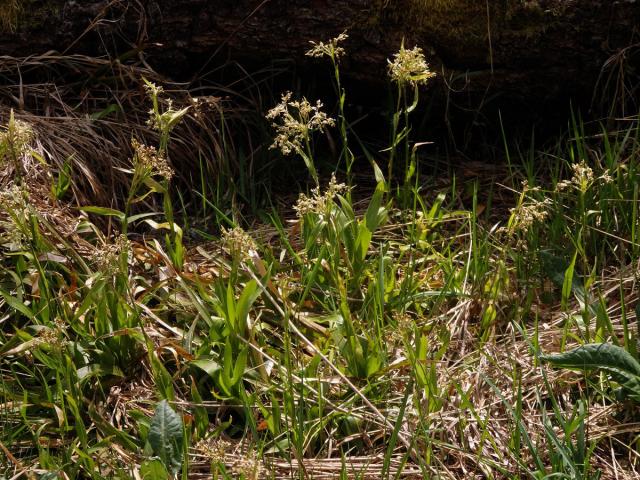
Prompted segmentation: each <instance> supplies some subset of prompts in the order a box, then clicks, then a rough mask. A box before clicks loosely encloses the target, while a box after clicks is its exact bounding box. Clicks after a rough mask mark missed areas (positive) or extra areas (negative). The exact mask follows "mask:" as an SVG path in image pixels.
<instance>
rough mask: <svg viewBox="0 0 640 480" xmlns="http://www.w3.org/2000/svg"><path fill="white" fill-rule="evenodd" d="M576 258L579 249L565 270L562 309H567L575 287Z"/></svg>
mask: <svg viewBox="0 0 640 480" xmlns="http://www.w3.org/2000/svg"><path fill="white" fill-rule="evenodd" d="M576 258H578V251H577V250H576V252H575V253H574V254H573V258H572V259H571V263H570V264H569V267H568V268H567V269H566V270H565V272H564V281H563V282H562V309H563V310H566V308H567V305H568V303H569V296H570V295H571V292H572V290H573V289H572V287H573V271H574V269H575V267H576Z"/></svg>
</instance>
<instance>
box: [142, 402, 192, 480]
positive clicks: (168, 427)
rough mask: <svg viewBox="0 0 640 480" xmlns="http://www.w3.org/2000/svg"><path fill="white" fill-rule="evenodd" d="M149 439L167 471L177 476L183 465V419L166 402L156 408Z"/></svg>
mask: <svg viewBox="0 0 640 480" xmlns="http://www.w3.org/2000/svg"><path fill="white" fill-rule="evenodd" d="M148 439H149V444H150V445H151V448H152V449H153V453H154V454H155V455H156V456H157V457H158V458H159V459H160V460H161V461H162V463H164V465H165V466H166V467H167V470H170V471H171V472H172V473H173V474H176V473H177V472H178V471H179V470H180V466H181V465H182V447H183V445H182V444H183V440H184V438H183V429H182V419H181V418H180V415H178V414H177V413H176V412H175V411H174V410H173V409H172V408H171V406H170V405H169V402H167V401H166V400H162V401H161V402H160V403H159V404H158V406H157V407H156V410H155V413H154V415H153V418H152V419H151V426H150V428H149V437H148Z"/></svg>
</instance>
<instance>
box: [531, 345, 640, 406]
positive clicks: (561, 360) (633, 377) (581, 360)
mask: <svg viewBox="0 0 640 480" xmlns="http://www.w3.org/2000/svg"><path fill="white" fill-rule="evenodd" d="M540 359H541V360H542V361H545V362H548V363H550V364H551V365H553V366H555V367H561V368H570V369H576V370H583V371H587V370H602V371H605V372H607V373H608V374H609V375H611V377H612V378H613V379H614V380H615V381H616V382H618V383H619V384H620V385H622V387H623V388H624V389H625V390H626V391H627V392H628V393H629V396H630V397H631V398H633V399H634V400H636V401H640V363H638V361H637V360H636V359H635V358H633V357H632V356H631V354H629V352H627V351H626V350H625V349H624V348H622V347H618V346H616V345H612V344H610V343H589V344H586V345H582V346H580V347H578V348H575V349H573V350H570V351H568V352H565V353H560V354H557V355H541V356H540Z"/></svg>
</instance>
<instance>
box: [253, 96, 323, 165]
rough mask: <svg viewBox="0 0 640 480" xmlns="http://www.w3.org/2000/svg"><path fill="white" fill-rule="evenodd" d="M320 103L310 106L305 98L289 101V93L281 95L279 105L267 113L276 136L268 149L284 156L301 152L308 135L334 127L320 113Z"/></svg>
mask: <svg viewBox="0 0 640 480" xmlns="http://www.w3.org/2000/svg"><path fill="white" fill-rule="evenodd" d="M322 106H323V105H322V102H320V100H318V101H316V104H315V105H311V104H310V103H309V101H308V100H307V99H306V98H304V97H303V98H302V100H291V92H286V93H284V94H282V98H281V100H280V103H279V104H278V105H276V106H275V107H273V108H272V109H271V110H269V111H268V112H267V115H266V117H267V119H269V120H273V122H272V126H273V127H274V128H275V129H276V132H277V135H276V138H275V139H274V142H273V144H272V145H271V147H270V148H278V149H280V151H281V152H282V153H283V154H284V155H289V154H290V153H292V152H301V151H302V150H303V148H304V147H303V145H304V143H305V142H307V141H308V140H309V135H310V133H311V132H313V131H315V130H322V129H323V128H324V127H326V126H333V125H335V121H334V120H333V119H332V118H330V117H327V114H326V113H324V112H322V111H321V109H322Z"/></svg>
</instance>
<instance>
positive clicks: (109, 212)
mask: <svg viewBox="0 0 640 480" xmlns="http://www.w3.org/2000/svg"><path fill="white" fill-rule="evenodd" d="M80 210H81V211H83V212H87V213H95V214H96V215H103V216H105V217H118V218H119V219H120V220H123V219H124V213H122V212H121V211H120V210H115V209H114V208H106V207H95V206H88V207H80Z"/></svg>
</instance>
